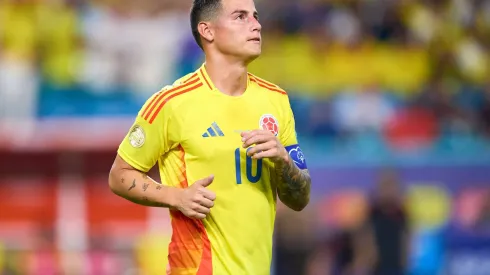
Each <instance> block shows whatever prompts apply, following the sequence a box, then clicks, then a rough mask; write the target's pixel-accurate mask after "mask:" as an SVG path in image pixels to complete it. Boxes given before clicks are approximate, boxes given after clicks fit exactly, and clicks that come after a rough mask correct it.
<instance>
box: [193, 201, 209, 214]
mask: <svg viewBox="0 0 490 275" xmlns="http://www.w3.org/2000/svg"><path fill="white" fill-rule="evenodd" d="M192 210H194V211H196V212H197V213H201V214H205V215H207V214H209V212H211V210H210V209H209V208H208V207H205V206H202V205H200V204H197V203H196V205H194V206H193V207H192Z"/></svg>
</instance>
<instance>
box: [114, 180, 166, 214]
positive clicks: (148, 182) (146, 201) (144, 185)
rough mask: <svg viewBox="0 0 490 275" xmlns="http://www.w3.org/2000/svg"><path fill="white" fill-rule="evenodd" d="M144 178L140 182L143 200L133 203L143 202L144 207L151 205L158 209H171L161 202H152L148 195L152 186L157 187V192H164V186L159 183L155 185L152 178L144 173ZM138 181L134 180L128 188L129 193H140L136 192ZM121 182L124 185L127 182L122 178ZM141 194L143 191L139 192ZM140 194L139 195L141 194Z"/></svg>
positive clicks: (135, 200) (136, 200)
mask: <svg viewBox="0 0 490 275" xmlns="http://www.w3.org/2000/svg"><path fill="white" fill-rule="evenodd" d="M142 177H143V180H142V181H140V183H142V184H141V189H142V191H143V192H144V193H140V194H141V195H143V196H142V197H141V199H139V200H138V199H132V200H131V201H133V202H135V203H140V202H142V203H143V204H144V205H149V206H156V207H169V205H166V204H164V203H161V202H156V201H152V200H150V198H149V195H146V191H147V190H148V188H149V187H150V185H154V186H155V189H156V190H157V191H160V190H162V188H163V185H162V184H158V183H155V182H153V181H151V180H150V178H149V177H148V175H146V174H144V173H142ZM136 180H137V179H136V178H134V179H133V180H132V181H131V185H130V186H129V187H128V192H129V191H131V192H138V191H136V189H135V188H136V187H137V185H138V182H137V181H136ZM121 182H122V183H124V182H125V179H124V178H122V179H121ZM139 192H141V191H139ZM139 192H138V193H139Z"/></svg>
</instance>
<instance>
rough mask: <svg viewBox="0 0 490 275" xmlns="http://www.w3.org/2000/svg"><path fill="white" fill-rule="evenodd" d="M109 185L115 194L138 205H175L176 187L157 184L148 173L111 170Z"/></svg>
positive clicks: (171, 206)
mask: <svg viewBox="0 0 490 275" xmlns="http://www.w3.org/2000/svg"><path fill="white" fill-rule="evenodd" d="M109 185H110V187H111V190H112V191H113V192H114V193H115V194H116V195H118V196H121V197H123V198H125V199H127V200H129V201H132V202H134V203H137V204H140V205H145V206H154V207H166V208H173V207H175V205H176V202H175V192H177V191H178V190H177V188H173V187H168V186H164V185H162V184H159V183H157V182H156V181H154V180H153V179H151V178H150V177H148V175H146V174H144V173H141V172H139V171H136V170H129V169H124V170H122V171H118V172H111V173H110V175H109Z"/></svg>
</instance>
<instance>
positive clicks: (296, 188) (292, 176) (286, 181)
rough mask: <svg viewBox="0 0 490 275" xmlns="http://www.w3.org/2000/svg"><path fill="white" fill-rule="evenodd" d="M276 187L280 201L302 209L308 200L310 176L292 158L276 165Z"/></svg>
mask: <svg viewBox="0 0 490 275" xmlns="http://www.w3.org/2000/svg"><path fill="white" fill-rule="evenodd" d="M276 175H277V177H278V179H279V180H278V183H277V189H278V195H279V198H280V199H281V201H282V202H283V203H284V204H285V205H287V206H288V207H290V208H292V209H294V210H297V211H299V210H302V209H303V208H304V207H305V206H306V205H307V204H308V202H309V200H310V188H311V178H310V174H309V173H308V170H301V169H299V168H298V167H297V166H296V164H294V161H293V160H292V159H289V162H287V163H286V162H284V163H280V164H278V165H276Z"/></svg>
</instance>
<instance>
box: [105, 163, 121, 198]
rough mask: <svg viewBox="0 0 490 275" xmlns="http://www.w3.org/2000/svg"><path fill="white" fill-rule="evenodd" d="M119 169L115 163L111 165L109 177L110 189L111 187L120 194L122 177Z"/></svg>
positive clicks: (115, 192)
mask: <svg viewBox="0 0 490 275" xmlns="http://www.w3.org/2000/svg"><path fill="white" fill-rule="evenodd" d="M119 174H120V173H119V170H118V169H116V168H115V166H114V165H113V166H112V167H111V170H110V171H109V178H108V184H109V189H111V191H112V192H113V193H114V194H116V195H118V194H119V189H120V187H121V186H120V185H121V183H120V180H118V179H119V178H121V177H120V175H119Z"/></svg>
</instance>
